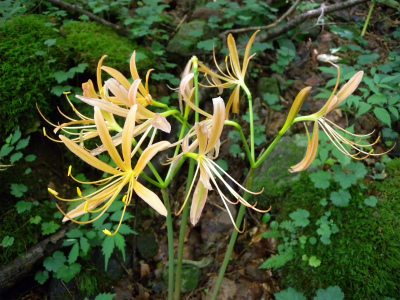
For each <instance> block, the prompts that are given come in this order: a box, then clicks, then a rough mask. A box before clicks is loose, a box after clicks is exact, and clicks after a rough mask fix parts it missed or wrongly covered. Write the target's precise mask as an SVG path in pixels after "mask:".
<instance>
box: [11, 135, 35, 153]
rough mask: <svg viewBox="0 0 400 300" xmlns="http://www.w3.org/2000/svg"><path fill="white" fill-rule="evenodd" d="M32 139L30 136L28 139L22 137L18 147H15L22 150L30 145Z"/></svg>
mask: <svg viewBox="0 0 400 300" xmlns="http://www.w3.org/2000/svg"><path fill="white" fill-rule="evenodd" d="M30 139H31V137H30V136H28V137H27V138H26V139H22V140H19V142H18V144H17V147H16V148H15V150H21V149H24V148H25V147H26V146H28V145H29V140H30Z"/></svg>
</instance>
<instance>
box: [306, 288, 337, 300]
mask: <svg viewBox="0 0 400 300" xmlns="http://www.w3.org/2000/svg"><path fill="white" fill-rule="evenodd" d="M343 299H344V294H343V292H342V290H341V289H340V287H338V286H330V287H328V288H327V289H326V290H323V289H319V290H318V291H317V295H316V296H315V297H314V299H313V300H343Z"/></svg>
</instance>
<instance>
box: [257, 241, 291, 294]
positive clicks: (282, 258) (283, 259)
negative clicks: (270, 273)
mask: <svg viewBox="0 0 400 300" xmlns="http://www.w3.org/2000/svg"><path fill="white" fill-rule="evenodd" d="M293 258H294V254H293V250H291V249H288V250H286V251H285V252H281V253H279V254H276V255H275V256H273V257H271V258H268V259H267V260H266V261H265V262H264V263H263V264H262V265H261V266H260V267H259V269H274V270H276V269H279V268H281V267H283V266H284V265H285V264H286V263H288V262H289V261H291V260H292V259H293ZM275 295H276V294H275Z"/></svg>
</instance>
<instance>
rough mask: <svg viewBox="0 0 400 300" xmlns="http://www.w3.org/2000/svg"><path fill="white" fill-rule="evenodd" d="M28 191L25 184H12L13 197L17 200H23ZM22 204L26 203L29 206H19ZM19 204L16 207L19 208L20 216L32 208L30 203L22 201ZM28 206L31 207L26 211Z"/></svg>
mask: <svg viewBox="0 0 400 300" xmlns="http://www.w3.org/2000/svg"><path fill="white" fill-rule="evenodd" d="M27 191H28V187H27V186H26V185H25V184H22V183H12V184H11V195H13V196H15V197H17V198H21V197H22V196H23V195H24V194H25V193H26V192H27ZM21 202H24V203H27V204H18V203H21ZM18 203H17V205H16V207H17V210H18V213H19V214H20V213H22V212H24V211H25V210H30V209H31V207H32V203H30V202H25V201H20V202H18ZM27 206H29V209H24V207H25V208H26V207H27ZM18 207H20V208H21V211H20V210H19V208H18Z"/></svg>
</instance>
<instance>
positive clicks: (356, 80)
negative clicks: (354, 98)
mask: <svg viewBox="0 0 400 300" xmlns="http://www.w3.org/2000/svg"><path fill="white" fill-rule="evenodd" d="M332 65H333V66H335V67H336V68H337V69H338V79H337V82H336V86H335V88H334V90H333V92H332V94H331V96H330V97H329V99H328V101H327V102H326V103H325V105H324V106H323V107H322V108H321V109H320V110H319V111H318V112H316V113H314V114H312V115H310V116H307V117H299V118H297V119H295V120H294V122H296V120H297V121H302V120H303V119H304V120H310V119H311V120H313V121H314V127H313V136H312V138H311V139H310V135H309V133H308V131H307V137H308V147H307V151H306V155H305V157H304V158H303V160H302V161H301V162H299V163H298V164H296V165H294V166H292V167H291V168H290V169H289V171H290V172H300V171H304V170H306V169H307V168H308V167H309V166H310V165H311V163H312V162H313V160H314V159H315V157H316V155H317V151H318V142H319V128H321V129H322V130H323V131H324V132H325V133H326V135H327V136H328V138H329V139H330V141H331V142H332V144H333V145H334V146H335V147H336V148H337V149H339V151H340V152H342V153H343V154H345V155H347V156H350V157H351V158H354V159H365V158H367V157H368V156H370V155H383V154H385V153H387V152H385V153H381V154H373V153H372V152H373V150H371V151H369V152H367V151H366V150H363V148H366V147H371V146H373V145H375V144H376V143H377V142H378V140H379V138H378V139H377V140H376V141H375V142H374V143H372V144H363V143H361V141H363V139H364V138H365V137H370V136H371V134H372V133H370V134H366V135H358V134H353V133H351V132H349V131H347V130H345V129H343V128H341V127H340V126H338V125H336V124H335V123H333V122H332V121H330V120H329V119H327V118H326V115H327V114H328V113H330V112H331V111H333V110H334V109H336V108H337V107H338V106H339V105H340V104H341V103H342V102H343V101H345V100H346V99H347V98H348V97H349V96H350V95H351V94H353V92H354V91H355V90H356V89H357V87H358V85H359V84H360V82H361V80H362V77H363V75H364V72H362V71H360V72H357V73H356V74H355V75H354V76H353V77H352V78H351V79H350V80H349V81H348V82H347V83H346V84H345V85H344V86H343V87H342V88H341V89H340V90H339V92H338V93H337V94H336V95H335V93H336V90H337V88H338V86H339V81H340V68H339V67H338V66H337V65H335V64H333V63H332ZM306 89H307V90H306ZM309 89H310V88H305V89H303V90H302V92H303V94H302V96H301V97H299V100H298V102H297V103H296V101H295V103H294V105H295V104H296V107H298V105H299V104H300V102H301V101H304V97H305V96H306V95H307V94H308V92H309ZM304 93H305V94H304ZM301 103H302V102H301ZM296 110H297V108H296ZM297 112H298V110H297ZM334 128H336V129H338V130H339V131H342V132H344V133H346V134H349V135H351V136H354V137H356V138H357V140H356V141H352V140H349V139H348V138H346V137H344V136H343V135H341V134H340V133H338V132H337V131H336V130H335V129H334ZM346 146H350V148H351V149H354V150H356V151H357V153H356V154H352V153H350V151H349V150H347V148H346ZM389 151H390V150H389ZM361 154H364V156H363V157H359V155H361Z"/></svg>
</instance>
